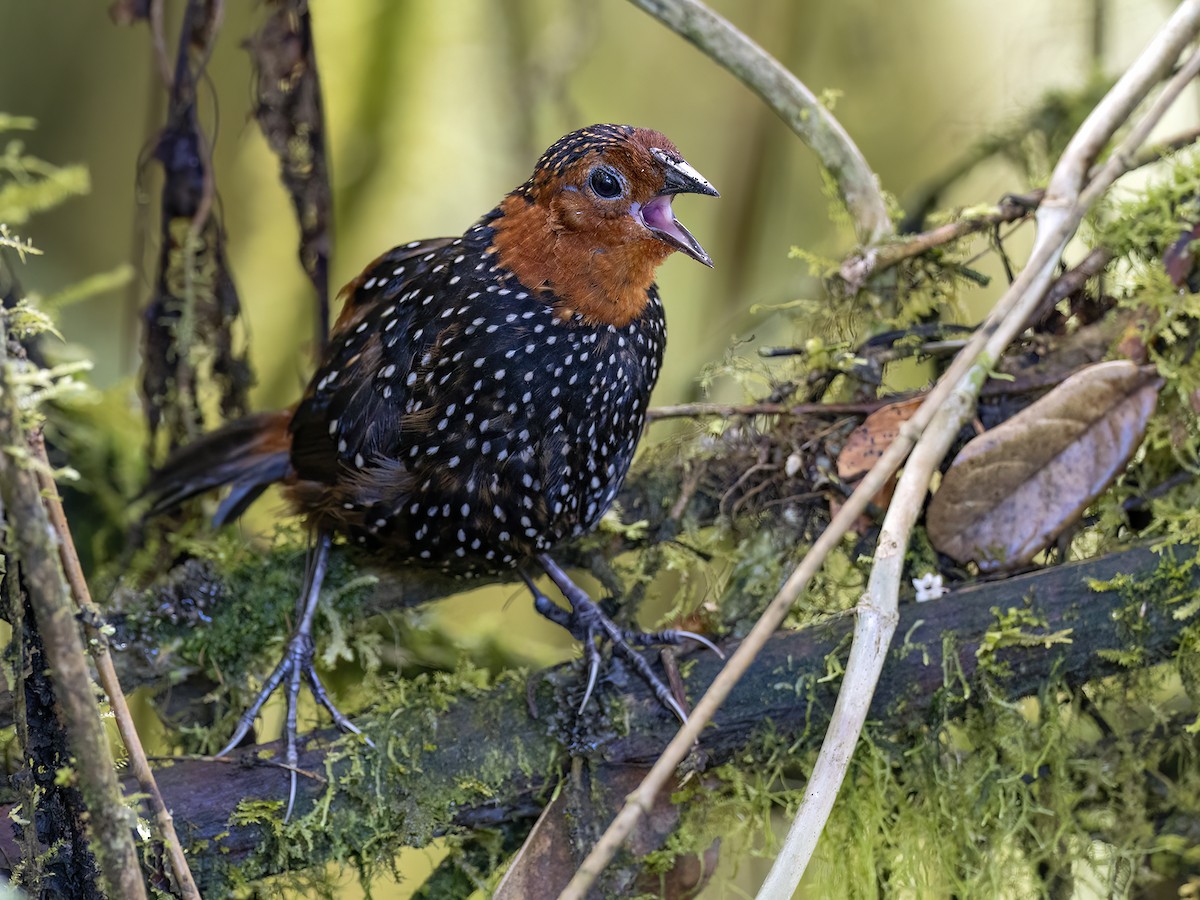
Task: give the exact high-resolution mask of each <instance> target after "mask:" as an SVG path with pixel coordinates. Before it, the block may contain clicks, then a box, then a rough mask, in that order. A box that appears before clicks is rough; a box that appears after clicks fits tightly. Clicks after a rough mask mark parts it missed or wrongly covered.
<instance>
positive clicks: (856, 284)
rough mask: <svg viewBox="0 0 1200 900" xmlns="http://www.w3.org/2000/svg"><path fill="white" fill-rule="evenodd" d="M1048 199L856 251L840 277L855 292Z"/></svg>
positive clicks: (1161, 151) (1159, 147)
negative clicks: (872, 280)
mask: <svg viewBox="0 0 1200 900" xmlns="http://www.w3.org/2000/svg"><path fill="white" fill-rule="evenodd" d="M1197 140H1200V128H1190V129H1188V130H1187V131H1183V132H1180V133H1179V134H1177V135H1176V136H1175V137H1173V138H1171V139H1169V140H1167V141H1164V142H1163V143H1161V144H1156V145H1155V146H1153V147H1147V148H1145V149H1143V150H1141V151H1139V153H1138V155H1137V158H1136V160H1135V161H1134V163H1133V165H1131V166H1130V167H1129V168H1130V170H1132V169H1138V168H1141V167H1142V166H1148V165H1150V164H1151V163H1155V162H1158V161H1159V160H1161V159H1162V158H1163V157H1164V156H1166V155H1167V154H1168V153H1174V152H1175V151H1177V150H1182V149H1183V148H1184V147H1187V146H1189V145H1191V144H1194V143H1196V141H1197ZM1044 196H1045V191H1044V190H1036V191H1031V192H1029V193H1028V194H1023V195H1021V196H1016V195H1012V194H1010V195H1009V196H1007V197H1005V198H1004V199H1003V200H1001V201H1000V203H999V205H997V206H996V207H995V208H993V209H990V210H988V211H987V212H983V213H977V214H975V215H972V216H967V217H966V218H962V219H958V220H957V221H954V222H947V223H946V224H944V225H938V226H937V227H935V228H930V229H929V230H927V231H922V232H921V233H920V234H914V235H912V236H911V237H906V238H904V239H903V240H899V241H896V242H894V243H890V244H881V245H880V246H878V247H873V248H871V249H869V250H866V251H859V252H856V253H854V254H852V255H850V256H848V257H847V258H846V259H845V260H844V261H843V262H842V265H841V268H840V269H839V270H838V274H839V276H840V277H841V279H842V280H843V281H844V282H846V285H847V288H848V290H849V291H850V292H851V293H853V292H854V291H856V290H858V289H859V288H861V287H862V285H863V284H865V283H866V281H867V280H868V279H869V278H871V277H873V276H875V275H878V274H879V273H880V272H883V271H885V270H887V269H890V268H892V267H893V266H896V265H899V264H900V263H902V262H904V261H905V260H906V259H912V258H913V257H914V256H920V255H921V254H923V253H928V252H929V251H930V250H934V249H936V248H937V247H942V246H945V245H946V244H951V243H953V242H954V241H957V240H960V239H961V238H964V237H967V236H968V235H972V234H976V233H978V232H980V231H986V230H988V229H989V228H994V227H995V226H997V225H1003V224H1006V223H1009V222H1018V221H1021V220H1023V219H1026V218H1028V217H1029V216H1031V215H1033V214H1034V212H1036V210H1037V208H1038V206H1039V205H1041V202H1042V198H1043V197H1044Z"/></svg>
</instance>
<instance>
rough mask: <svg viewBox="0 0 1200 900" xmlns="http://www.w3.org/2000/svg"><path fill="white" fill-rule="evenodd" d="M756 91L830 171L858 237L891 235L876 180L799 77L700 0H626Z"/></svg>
mask: <svg viewBox="0 0 1200 900" xmlns="http://www.w3.org/2000/svg"><path fill="white" fill-rule="evenodd" d="M630 2H631V3H632V4H633V5H634V6H636V7H638V8H639V9H641V10H643V11H645V12H647V13H649V14H650V15H652V16H654V18H656V19H658V20H659V21H660V22H662V23H663V24H664V25H666V26H667V27H668V28H670V29H671V30H672V31H674V32H675V33H676V34H678V35H680V36H681V37H684V38H687V40H689V41H691V42H692V43H693V44H695V45H696V46H697V47H698V48H700V50H701V51H703V52H704V53H705V54H707V55H708V56H709V58H711V59H712V60H713V61H714V62H716V63H718V64H719V65H721V66H722V67H723V68H725V69H727V70H729V72H731V73H732V74H733V75H735V76H737V78H738V79H740V80H741V82H742V83H743V84H745V85H746V87H748V88H750V90H752V91H754V93H756V94H758V96H760V97H761V98H762V99H763V101H764V102H765V103H766V104H767V106H769V107H770V108H771V109H772V110H773V111H774V112H775V114H776V115H777V116H779V118H781V119H783V121H784V122H785V123H786V124H787V126H788V127H789V128H791V129H792V131H794V132H796V134H797V136H798V137H799V138H800V140H802V141H804V143H805V144H807V145H808V146H809V147H810V148H811V149H812V151H813V152H814V153H815V154H817V158H818V159H820V161H821V165H822V166H824V167H825V169H826V170H827V171H828V172H829V174H830V175H831V176H832V177H833V180H834V183H835V184H836V185H837V190H838V194H839V195H840V196H841V198H842V202H844V203H845V204H846V209H847V210H849V212H850V217H851V219H852V220H853V221H854V231H855V234H856V235H857V236H858V240H859V242H860V243H862V244H865V245H872V244H877V243H879V242H880V241H882V240H884V239H885V238H888V237H891V235H892V232H893V228H892V220H891V218H890V217H889V216H888V211H887V203H886V202H885V201H884V199H883V192H882V191H881V190H880V189H879V180H878V178H877V177H876V175H875V172H874V171H872V169H871V167H870V166H869V165H867V160H866V158H865V157H864V156H863V155H862V152H861V151H860V150H859V149H858V146H857V145H856V144H855V143H854V141H853V140H852V139H851V138H850V135H849V134H848V133H847V132H846V129H845V128H843V127H842V125H841V123H840V122H838V120H837V119H836V118H834V116H833V114H832V113H831V112H830V111H829V110H828V109H826V107H825V106H824V105H823V104H822V103H821V101H820V100H818V99H817V97H816V95H815V94H813V92H812V91H810V90H809V89H808V87H807V86H805V84H804V82H802V81H801V80H800V79H799V78H797V77H796V76H795V75H793V74H792V73H791V72H789V71H788V70H787V69H786V68H785V67H784V66H783V64H781V63H780V62H779V60H777V59H775V57H773V56H771V54H769V53H768V52H767V51H766V50H764V49H763V48H762V47H760V46H759V45H758V44H756V43H755V42H754V41H752V40H750V38H748V37H747V36H746V35H744V34H743V33H742V32H741V31H739V30H738V29H737V28H735V27H734V26H733V25H732V24H731V23H730V22H729V21H727V20H726V19H723V18H722V17H721V16H719V15H717V14H716V13H715V12H713V11H712V10H711V9H709V8H708V7H707V6H705V5H704V4H703V3H700V2H699V0H630Z"/></svg>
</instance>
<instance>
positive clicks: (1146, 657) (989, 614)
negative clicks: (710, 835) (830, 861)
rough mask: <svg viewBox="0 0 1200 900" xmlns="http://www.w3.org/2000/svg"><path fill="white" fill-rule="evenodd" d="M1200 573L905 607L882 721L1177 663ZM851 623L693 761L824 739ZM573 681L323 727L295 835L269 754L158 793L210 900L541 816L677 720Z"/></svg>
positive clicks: (1090, 568) (748, 701) (899, 731)
mask: <svg viewBox="0 0 1200 900" xmlns="http://www.w3.org/2000/svg"><path fill="white" fill-rule="evenodd" d="M1109 581H1111V582H1112V584H1110V585H1109V586H1108V587H1106V588H1103V589H1100V588H1099V586H1098V582H1109ZM1198 581H1200V572H1198V571H1197V570H1196V569H1195V567H1192V566H1189V565H1180V564H1178V563H1177V562H1175V561H1173V560H1164V559H1162V558H1160V557H1159V556H1158V555H1156V554H1154V553H1152V552H1151V551H1149V550H1147V549H1145V548H1136V549H1131V550H1128V551H1126V552H1123V553H1119V554H1115V555H1112V556H1108V557H1104V558H1102V559H1098V560H1093V561H1089V562H1084V563H1076V564H1070V565H1063V566H1059V567H1056V568H1051V569H1045V570H1042V571H1038V572H1035V573H1032V574H1029V575H1024V576H1020V577H1016V578H1011V579H1008V580H1006V581H1003V582H995V583H990V584H980V585H974V586H969V587H964V588H962V589H960V590H957V591H955V592H953V593H952V594H949V595H947V596H946V597H944V598H942V599H941V600H940V601H937V602H932V603H927V604H919V605H918V604H913V605H909V606H907V607H905V608H904V609H903V613H902V617H901V623H900V628H899V631H898V634H899V635H902V636H903V639H902V640H898V641H897V646H896V647H895V649H894V650H893V652H892V654H891V658H890V661H889V664H888V670H887V671H886V672H885V673H884V677H883V679H882V681H881V684H880V689H879V691H878V693H877V695H876V697H875V703H874V706H873V709H872V717H873V718H874V719H876V720H877V721H878V722H879V723H880V726H881V727H882V728H883V729H885V730H886V732H887V733H889V734H892V735H896V736H897V738H896V739H898V740H906V739H908V740H922V739H923V738H922V736H923V735H927V734H928V728H929V726H930V725H931V724H933V723H936V722H937V721H940V720H942V719H943V718H944V717H945V716H947V715H951V714H954V713H955V712H957V711H958V710H959V709H960V708H961V706H962V703H963V702H964V700H963V698H964V696H969V697H972V698H984V697H986V696H992V697H994V696H996V695H997V694H998V693H999V694H1003V695H1005V696H1009V697H1017V696H1025V695H1031V694H1034V695H1036V694H1038V693H1039V692H1041V691H1042V690H1043V689H1044V688H1045V686H1046V685H1047V684H1048V683H1051V682H1052V681H1053V680H1054V678H1055V677H1060V678H1062V679H1065V680H1066V681H1068V682H1070V683H1082V682H1085V681H1091V680H1094V679H1097V678H1101V677H1104V676H1108V675H1112V674H1115V673H1119V672H1121V671H1124V670H1125V669H1126V668H1128V667H1130V666H1137V667H1141V666H1146V665H1150V664H1153V663H1156V662H1160V661H1163V660H1165V659H1168V658H1169V657H1170V656H1171V654H1172V652H1173V649H1174V647H1175V645H1176V642H1177V639H1178V636H1179V632H1180V629H1181V628H1182V627H1183V626H1182V625H1181V623H1180V622H1179V621H1178V620H1177V619H1176V617H1174V616H1172V615H1171V612H1172V608H1173V607H1172V605H1173V604H1178V603H1180V602H1182V601H1183V600H1186V599H1187V598H1188V597H1189V596H1194V593H1195V590H1196V587H1197V582H1198ZM849 629H850V622H849V619H848V617H839V618H835V619H833V620H831V621H828V622H826V623H824V624H821V625H819V626H816V627H811V628H808V629H806V630H803V631H798V632H791V633H783V634H780V635H778V636H777V637H776V638H775V639H774V640H773V641H772V642H771V643H770V644H769V646H768V648H767V651H766V653H765V654H764V655H763V656H762V657H760V659H759V660H758V661H757V663H756V664H755V665H754V667H753V668H752V669H751V671H750V672H749V674H748V676H747V677H746V678H745V679H744V680H743V682H742V683H741V684H740V685H739V686H738V688H737V689H736V690H735V691H734V693H733V694H732V695H731V696H730V698H729V701H728V702H727V703H726V705H725V707H724V708H723V709H722V711H721V712H720V713H719V714H718V716H717V719H716V723H715V727H713V728H712V729H710V730H709V731H708V732H707V736H706V738H705V740H704V742H703V744H702V746H701V747H699V748H698V749H697V752H696V754H695V756H694V757H693V760H692V764H693V765H694V766H695V767H696V768H704V767H707V766H711V765H714V764H718V763H721V762H724V761H727V760H729V759H731V758H732V757H733V756H734V755H735V754H736V755H739V756H740V757H744V755H745V753H746V752H750V753H753V752H754V748H755V746H756V741H757V740H759V739H760V738H761V736H762V734H763V729H764V728H765V727H768V725H767V723H768V720H769V727H770V729H772V733H773V734H774V735H776V736H778V737H780V738H782V739H783V740H784V741H786V742H789V743H790V742H793V741H794V742H796V744H795V746H796V748H797V750H798V751H799V750H803V749H804V748H805V747H806V746H811V745H812V744H813V743H814V742H816V741H818V740H819V739H820V736H821V734H822V733H823V730H824V727H825V723H826V721H827V718H828V715H829V711H830V710H831V708H832V704H833V700H834V696H835V689H836V679H829V678H827V677H826V676H827V674H828V673H829V672H830V671H831V669H833V668H835V667H836V665H837V663H836V660H837V659H838V658H839V657H840V655H841V654H843V653H844V651H845V649H846V645H847V640H846V638H847V635H848V634H849ZM719 667H720V661H719V660H717V659H715V658H714V657H712V656H711V655H710V654H703V655H697V656H695V657H689V658H687V659H686V660H684V662H683V666H682V669H683V676H684V682H685V684H686V685H687V689H688V693H689V694H690V695H691V696H692V697H693V698H694V697H697V696H699V694H700V692H702V691H703V689H704V687H705V685H707V684H708V682H709V681H711V679H712V678H713V677H714V676H715V674H716V672H717V670H718V669H719ZM577 682H578V676H577V674H576V673H575V671H574V670H573V669H572V668H571V667H566V668H560V669H557V670H551V671H549V672H545V673H536V674H534V675H532V676H530V682H529V683H531V684H532V687H531V688H529V689H527V681H526V679H525V678H524V677H523V676H518V675H512V676H506V677H503V678H501V679H500V680H499V681H498V682H496V683H488V678H487V676H486V675H485V674H483V673H471V672H466V673H464V672H458V673H455V674H454V675H453V676H437V675H435V676H423V677H421V678H419V679H416V680H414V681H405V682H400V683H397V684H396V685H395V686H394V687H393V688H392V689H391V690H389V692H388V693H387V694H386V695H385V696H382V697H380V699H379V703H378V705H377V706H376V708H375V711H374V712H373V713H371V714H368V715H363V716H361V717H360V718H359V720H358V721H359V724H361V725H363V726H364V730H365V731H366V733H367V734H369V735H370V736H371V737H372V738H373V740H374V741H375V743H376V744H377V745H378V748H379V749H378V750H372V749H370V748H369V747H366V746H365V745H363V744H361V743H358V742H357V741H356V740H354V739H347V738H343V739H336V740H335V736H334V735H332V734H330V733H329V732H321V733H317V734H314V735H310V736H309V738H310V739H309V741H308V742H307V746H306V748H305V752H304V754H303V756H302V758H301V767H302V768H303V769H305V770H306V771H308V772H311V773H315V777H312V778H302V779H301V796H300V799H299V801H298V809H299V810H300V811H301V815H300V816H299V817H298V818H297V820H295V821H293V822H292V823H290V824H288V825H283V824H281V823H280V821H279V815H280V807H281V804H282V800H283V795H284V791H285V789H286V781H287V779H286V776H285V774H284V773H283V772H281V771H280V770H279V769H278V768H277V767H275V766H272V765H270V764H263V763H264V762H265V760H266V759H268V758H269V757H270V756H271V755H272V754H274V755H277V754H278V748H277V747H275V746H271V745H266V746H262V747H255V748H250V749H247V750H245V751H242V752H241V753H239V761H235V762H230V761H203V760H181V761H177V762H175V763H174V764H173V765H169V766H164V767H163V768H162V769H161V771H160V772H159V773H158V778H159V784H160V786H161V788H162V791H163V794H164V796H165V797H166V799H167V803H168V805H169V806H170V807H171V808H172V809H173V811H174V813H175V817H176V821H177V824H178V826H179V829H180V836H181V839H182V840H184V841H186V842H189V844H190V846H189V850H190V853H189V855H190V856H191V858H192V861H193V866H194V869H195V870H196V874H197V878H198V880H200V881H201V882H202V885H203V886H202V889H203V890H204V891H205V892H206V893H213V892H215V893H214V895H216V894H220V893H223V892H224V891H225V890H226V889H227V888H228V886H229V885H230V884H233V883H238V882H241V881H243V880H245V879H252V878H256V877H260V876H262V875H265V874H267V873H271V872H278V871H282V870H285V869H295V868H299V867H303V866H309V865H312V864H314V863H317V862H319V861H320V860H322V859H326V858H339V859H348V858H354V859H358V860H362V859H364V858H365V857H376V858H386V857H387V856H388V855H389V854H391V853H392V852H393V851H394V850H395V849H396V848H398V847H400V846H419V845H423V844H425V843H426V842H427V841H428V840H430V839H431V838H432V837H434V836H435V835H438V834H441V833H444V832H446V831H449V830H453V829H456V828H472V827H481V826H495V825H497V824H498V823H504V822H513V821H520V820H528V819H530V818H531V817H532V816H533V815H535V814H536V812H537V811H538V809H539V808H540V805H541V804H542V802H543V798H544V797H545V796H546V795H547V793H548V789H549V788H550V787H551V786H552V785H553V783H554V782H555V781H556V780H557V779H559V778H561V777H562V773H563V772H565V771H569V767H567V766H566V763H567V761H568V759H569V758H570V757H572V756H576V757H582V758H584V759H585V760H587V762H588V763H589V764H591V765H594V766H615V767H619V768H630V767H639V766H645V765H647V764H649V763H650V762H651V761H652V760H653V759H654V758H655V755H656V754H657V753H658V751H659V749H660V748H661V747H662V746H664V745H665V743H666V742H667V741H668V740H669V738H670V736H671V734H672V733H673V724H672V722H671V721H670V719H669V718H667V717H666V716H665V715H664V714H663V713H662V711H661V710H660V709H659V708H658V707H657V704H656V703H655V701H654V700H653V698H652V697H650V696H649V695H648V693H647V692H646V690H645V689H644V687H643V685H642V684H641V682H640V681H639V680H638V679H636V678H632V679H628V680H626V679H624V678H623V677H622V676H621V673H620V671H619V670H618V671H617V673H616V674H615V675H614V676H613V677H612V678H610V679H609V680H608V682H607V683H605V684H603V685H602V689H601V690H600V694H599V696H600V703H599V704H596V705H594V706H593V709H594V710H596V711H595V712H593V713H591V714H589V715H587V716H584V717H577V716H576V715H575V713H574V712H573V710H572V700H573V697H569V696H568V695H569V694H571V690H570V688H571V686H572V685H577ZM968 687H969V688H970V690H964V688H968ZM531 709H536V710H537V711H538V715H537V718H534V717H533V716H532V715H531V713H530V710H531ZM1148 802H1150V801H1148ZM5 839H6V840H10V838H8V837H7V836H6V838H5ZM10 858H15V857H12V856H11V855H10Z"/></svg>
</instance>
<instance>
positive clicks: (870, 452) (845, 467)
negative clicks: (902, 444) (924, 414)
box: [837, 396, 925, 481]
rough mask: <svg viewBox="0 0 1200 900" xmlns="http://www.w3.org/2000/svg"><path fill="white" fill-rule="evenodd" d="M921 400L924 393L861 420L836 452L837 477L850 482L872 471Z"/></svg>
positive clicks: (883, 407) (885, 407) (883, 408)
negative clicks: (837, 452) (840, 450)
mask: <svg viewBox="0 0 1200 900" xmlns="http://www.w3.org/2000/svg"><path fill="white" fill-rule="evenodd" d="M924 399H925V398H924V397H923V396H920V397H910V398H909V399H908V400H899V401H897V402H896V403H889V404H888V405H887V406H881V407H879V409H877V410H875V412H873V413H871V414H870V415H869V416H867V417H866V418H865V419H863V423H862V424H861V425H859V426H858V427H857V428H855V429H854V430H853V431H852V432H850V437H848V438H847V439H846V443H845V445H844V446H843V447H842V452H841V453H839V454H838V458H837V471H838V477H839V478H840V479H842V481H853V480H854V479H855V478H858V477H859V476H860V475H866V474H867V472H869V471H871V467H872V466H873V465H875V463H876V462H878V461H879V457H881V456H883V451H885V450H886V449H887V448H888V446H889V445H890V444H891V443H892V441H894V440H895V439H896V437H897V436H898V435H899V434H900V427H901V426H902V425H903V424H904V423H905V422H907V421H908V420H909V419H911V418H912V416H913V413H915V412H916V411H917V407H919V406H920V405H921V402H922V401H923V400H924Z"/></svg>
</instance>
